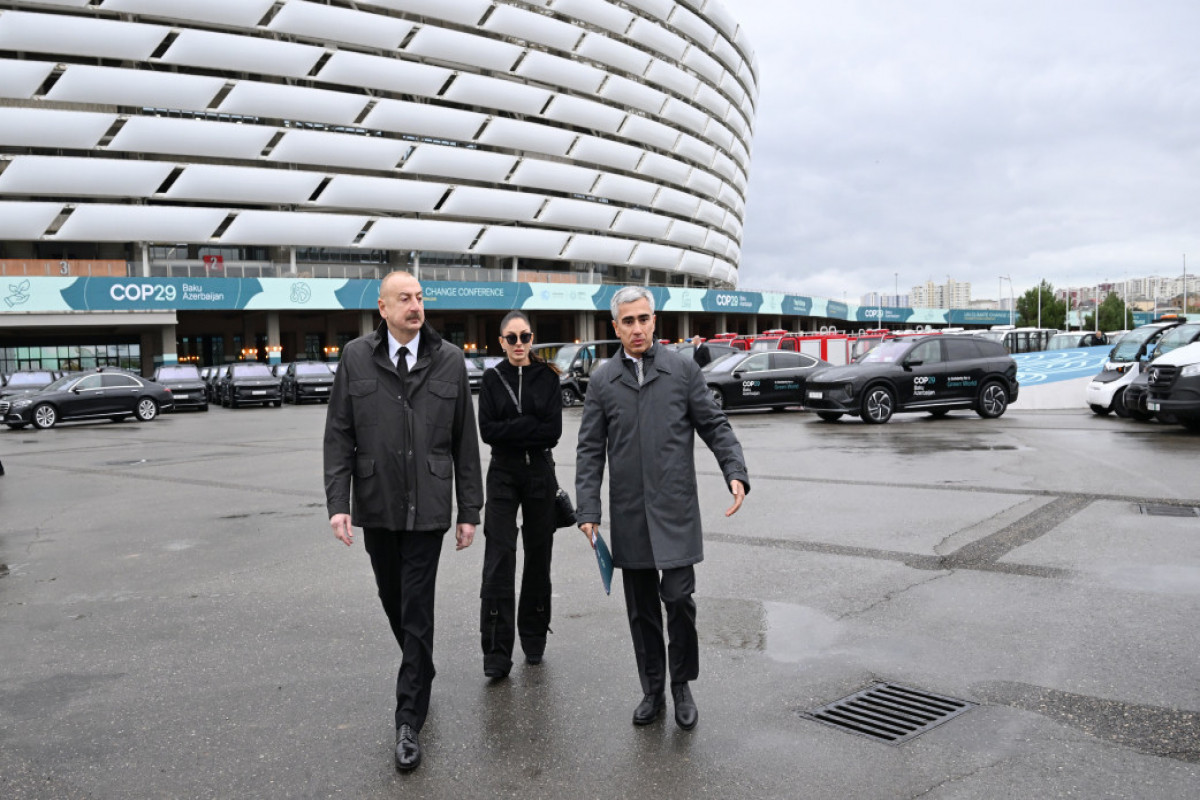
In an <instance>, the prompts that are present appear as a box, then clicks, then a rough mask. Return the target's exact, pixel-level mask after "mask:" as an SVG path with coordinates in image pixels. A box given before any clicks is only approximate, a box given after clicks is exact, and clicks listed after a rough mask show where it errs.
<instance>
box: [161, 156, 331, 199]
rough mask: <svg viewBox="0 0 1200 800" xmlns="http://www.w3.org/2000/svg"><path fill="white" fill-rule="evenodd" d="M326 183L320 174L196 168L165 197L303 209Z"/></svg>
mask: <svg viewBox="0 0 1200 800" xmlns="http://www.w3.org/2000/svg"><path fill="white" fill-rule="evenodd" d="M324 179H325V175H324V173H320V172H302V171H299V170H290V169H267V168H265V167H227V166H223V165H217V164H193V165H192V166H190V167H187V168H186V169H184V171H183V173H182V174H181V175H180V176H179V177H178V178H176V179H175V182H174V183H172V184H171V188H170V189H168V190H167V191H166V193H165V195H164V196H165V197H167V198H169V199H171V200H212V201H216V202H223V203H287V204H290V205H299V204H301V203H306V202H308V198H310V197H312V193H313V192H314V191H316V189H317V187H318V186H319V185H320V184H321V181H323V180H324Z"/></svg>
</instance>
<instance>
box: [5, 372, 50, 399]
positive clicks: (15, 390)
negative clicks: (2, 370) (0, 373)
mask: <svg viewBox="0 0 1200 800" xmlns="http://www.w3.org/2000/svg"><path fill="white" fill-rule="evenodd" d="M58 377H59V376H58V375H56V374H54V373H53V372H51V371H50V370H48V369H37V370H24V369H22V370H17V371H16V372H14V373H12V374H11V375H9V376H7V377H6V378H5V379H4V384H3V386H0V399H3V398H5V397H7V398H9V399H12V398H15V397H20V396H22V395H28V394H33V393H35V392H40V391H41V390H42V389H45V388H46V387H47V386H49V385H50V384H52V383H54V381H55V380H56V379H57V378H58Z"/></svg>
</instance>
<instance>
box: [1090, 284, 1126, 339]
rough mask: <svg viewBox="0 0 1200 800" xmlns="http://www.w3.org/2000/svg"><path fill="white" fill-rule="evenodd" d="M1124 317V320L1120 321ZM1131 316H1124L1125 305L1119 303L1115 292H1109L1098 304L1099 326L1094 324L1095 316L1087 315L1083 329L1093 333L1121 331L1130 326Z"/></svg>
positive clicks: (1119, 300)
mask: <svg viewBox="0 0 1200 800" xmlns="http://www.w3.org/2000/svg"><path fill="white" fill-rule="evenodd" d="M1122 317H1124V319H1122ZM1131 319H1132V316H1125V304H1124V303H1122V302H1121V298H1120V296H1118V295H1117V293H1116V292H1109V293H1108V297H1105V298H1104V302H1103V303H1101V304H1100V324H1099V325H1097V324H1096V315H1095V314H1088V315H1087V317H1086V319H1085V320H1084V327H1085V328H1087V329H1089V330H1093V331H1104V332H1105V333H1107V332H1108V331H1121V330H1125V329H1126V328H1128V327H1129V326H1130V324H1132V323H1130V322H1129V320H1131Z"/></svg>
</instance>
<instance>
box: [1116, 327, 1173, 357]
mask: <svg viewBox="0 0 1200 800" xmlns="http://www.w3.org/2000/svg"><path fill="white" fill-rule="evenodd" d="M1161 330H1162V326H1161V325H1146V326H1144V327H1141V328H1134V329H1133V330H1131V331H1130V332H1129V333H1127V334H1125V336H1124V337H1122V338H1121V343H1120V344H1118V345H1117V346H1116V347H1114V348H1113V350H1112V355H1110V356H1109V357H1108V358H1109V360H1110V361H1133V360H1134V359H1135V358H1137V354H1138V351H1139V350H1141V349H1142V345H1144V344H1145V343H1146V342H1148V341H1150V340H1151V339H1153V338H1154V337H1155V335H1157V334H1158V332H1159V331H1161Z"/></svg>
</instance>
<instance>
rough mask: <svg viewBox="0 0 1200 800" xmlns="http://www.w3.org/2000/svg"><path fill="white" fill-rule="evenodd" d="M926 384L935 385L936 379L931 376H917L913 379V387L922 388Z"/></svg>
mask: <svg viewBox="0 0 1200 800" xmlns="http://www.w3.org/2000/svg"><path fill="white" fill-rule="evenodd" d="M928 383H937V378H936V377H935V376H933V375H918V376H917V377H915V378H913V386H924V385H926V384H928Z"/></svg>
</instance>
